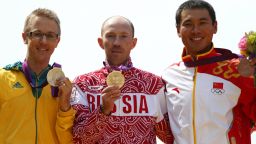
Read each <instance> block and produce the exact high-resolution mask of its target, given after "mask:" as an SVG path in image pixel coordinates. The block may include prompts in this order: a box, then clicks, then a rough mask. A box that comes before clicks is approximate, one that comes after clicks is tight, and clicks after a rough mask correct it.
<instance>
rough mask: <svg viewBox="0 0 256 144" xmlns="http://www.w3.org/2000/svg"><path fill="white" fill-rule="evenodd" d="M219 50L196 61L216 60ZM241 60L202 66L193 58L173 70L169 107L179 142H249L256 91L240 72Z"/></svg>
mask: <svg viewBox="0 0 256 144" xmlns="http://www.w3.org/2000/svg"><path fill="white" fill-rule="evenodd" d="M221 55H222V54H221V53H219V52H218V51H217V49H215V48H212V49H211V50H210V51H208V52H206V53H204V54H200V55H198V56H197V62H200V61H201V62H205V61H208V60H209V59H210V60H213V59H215V58H216V57H218V56H221ZM238 62H239V61H238V59H231V60H224V61H219V62H213V63H208V64H203V65H198V66H196V65H195V66H186V65H187V64H188V63H190V64H192V65H193V63H196V62H194V61H193V60H192V58H191V57H190V56H189V55H185V53H184V54H183V57H182V62H180V63H177V64H174V65H171V66H170V67H168V68H167V69H166V70H165V71H164V73H163V75H162V78H163V79H164V80H165V82H166V96H167V107H168V112H169V119H170V124H171V128H172V132H173V135H174V138H175V142H176V143H178V144H220V143H221V144H250V143H251V142H250V141H251V138H250V135H251V128H252V122H253V121H256V89H255V88H254V84H253V78H246V77H242V76H241V75H240V74H239V73H238V71H237V64H238Z"/></svg>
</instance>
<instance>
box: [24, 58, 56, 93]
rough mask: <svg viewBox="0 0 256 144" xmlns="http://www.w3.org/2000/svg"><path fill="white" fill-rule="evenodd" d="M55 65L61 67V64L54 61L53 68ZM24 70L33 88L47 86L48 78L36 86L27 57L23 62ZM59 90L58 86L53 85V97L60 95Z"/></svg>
mask: <svg viewBox="0 0 256 144" xmlns="http://www.w3.org/2000/svg"><path fill="white" fill-rule="evenodd" d="M53 67H59V68H60V67H61V65H60V64H58V63H53V65H52V67H51V68H53ZM22 70H23V73H24V75H25V77H26V79H27V81H28V82H29V84H30V86H31V87H32V88H43V87H45V86H46V85H47V84H48V82H47V80H45V81H44V82H43V83H42V84H41V85H39V86H36V85H35V83H33V81H32V77H31V72H30V70H29V68H28V63H27V60H26V59H25V60H24V62H23V63H22ZM58 91H59V89H58V87H53V86H51V93H52V96H53V97H57V96H58Z"/></svg>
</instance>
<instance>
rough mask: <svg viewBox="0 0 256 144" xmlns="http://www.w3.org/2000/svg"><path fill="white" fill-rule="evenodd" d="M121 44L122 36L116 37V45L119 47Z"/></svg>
mask: <svg viewBox="0 0 256 144" xmlns="http://www.w3.org/2000/svg"><path fill="white" fill-rule="evenodd" d="M120 42H121V38H120V36H116V37H115V39H114V45H119V44H120Z"/></svg>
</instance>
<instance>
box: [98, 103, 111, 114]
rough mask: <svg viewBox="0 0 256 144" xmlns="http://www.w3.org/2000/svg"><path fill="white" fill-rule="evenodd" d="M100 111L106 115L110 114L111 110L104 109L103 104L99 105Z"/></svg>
mask: <svg viewBox="0 0 256 144" xmlns="http://www.w3.org/2000/svg"><path fill="white" fill-rule="evenodd" d="M100 112H101V113H103V114H104V115H107V116H109V115H111V111H110V112H108V111H106V109H105V108H104V105H100Z"/></svg>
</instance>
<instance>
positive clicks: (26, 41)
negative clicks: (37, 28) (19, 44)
mask: <svg viewBox="0 0 256 144" xmlns="http://www.w3.org/2000/svg"><path fill="white" fill-rule="evenodd" d="M22 39H23V42H24V44H28V39H27V34H26V33H24V32H23V33H22Z"/></svg>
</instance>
